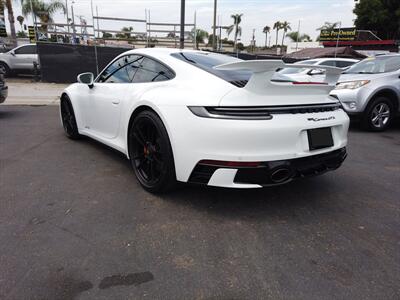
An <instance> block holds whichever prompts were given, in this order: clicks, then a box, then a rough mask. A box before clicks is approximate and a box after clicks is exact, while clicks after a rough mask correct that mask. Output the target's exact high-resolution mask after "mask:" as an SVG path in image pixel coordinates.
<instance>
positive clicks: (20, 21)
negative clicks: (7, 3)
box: [17, 16, 25, 31]
mask: <svg viewBox="0 0 400 300" xmlns="http://www.w3.org/2000/svg"><path fill="white" fill-rule="evenodd" d="M24 20H25V18H24V17H23V16H18V17H17V21H18V23H19V25H20V26H21V31H23V30H22V24H24Z"/></svg>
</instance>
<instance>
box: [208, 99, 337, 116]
mask: <svg viewBox="0 0 400 300" xmlns="http://www.w3.org/2000/svg"><path fill="white" fill-rule="evenodd" d="M339 108H341V104H340V103H329V104H313V105H288V106H263V107H262V106H257V107H206V110H207V111H208V112H209V113H210V114H211V115H220V116H235V117H249V118H251V117H254V118H256V117H266V116H270V115H274V114H306V113H318V112H328V111H335V110H337V109H339Z"/></svg>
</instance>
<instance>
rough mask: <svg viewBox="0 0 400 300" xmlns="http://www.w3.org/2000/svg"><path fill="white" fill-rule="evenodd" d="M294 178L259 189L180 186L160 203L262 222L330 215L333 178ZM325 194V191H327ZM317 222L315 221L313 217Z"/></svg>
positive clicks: (334, 188)
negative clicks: (303, 216) (277, 184)
mask: <svg viewBox="0 0 400 300" xmlns="http://www.w3.org/2000/svg"><path fill="white" fill-rule="evenodd" d="M325 176H327V175H322V176H319V177H313V178H306V179H298V180H295V181H292V182H290V183H288V184H285V185H281V186H272V187H265V188H261V189H228V188H216V187H208V186H193V185H188V184H185V185H182V186H181V188H180V189H178V190H177V191H175V192H173V193H170V194H166V195H163V196H162V199H163V200H164V201H168V202H170V203H173V204H175V205H183V206H185V207H186V208H191V209H195V210H198V211H202V212H206V213H208V214H211V215H213V214H214V215H217V216H218V217H225V218H232V219H236V220H249V219H251V220H255V221H256V220H263V219H268V218H270V217H272V218H276V217H283V218H284V219H285V220H289V219H292V218H293V217H297V216H299V215H302V214H303V213H304V212H306V214H308V215H310V214H312V215H314V214H315V215H318V214H319V215H322V214H329V215H332V214H334V212H335V211H337V209H336V208H335V206H336V203H335V193H333V194H331V195H328V193H330V191H334V190H337V189H338V185H339V184H337V183H335V182H334V181H333V180H334V177H333V176H330V178H327V177H325ZM328 191H329V192H328ZM317 219H319V218H317Z"/></svg>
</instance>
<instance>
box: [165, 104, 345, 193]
mask: <svg viewBox="0 0 400 300" xmlns="http://www.w3.org/2000/svg"><path fill="white" fill-rule="evenodd" d="M160 108H161V115H162V116H163V118H165V119H164V120H163V121H164V124H165V125H166V127H167V131H168V135H169V138H170V140H171V146H172V150H173V154H174V162H175V171H176V177H177V180H178V181H181V182H188V181H189V180H190V176H191V175H192V172H193V170H194V169H195V167H196V166H197V165H198V163H199V162H200V161H202V160H215V161H228V162H274V161H282V160H291V159H297V158H304V157H309V156H314V155H319V154H324V153H330V152H332V151H335V150H338V149H341V148H344V147H346V145H347V131H348V126H349V118H348V116H347V114H346V113H345V112H344V111H343V110H341V109H339V110H336V111H331V112H318V113H298V114H277V115H273V118H272V119H270V120H223V119H210V118H201V117H198V116H195V115H194V114H193V113H192V112H191V111H189V109H188V108H187V107H176V106H175V107H172V106H171V107H165V106H160ZM323 127H330V128H332V137H333V142H334V144H333V146H332V147H328V148H323V149H318V150H310V148H309V140H308V137H307V130H308V129H315V128H323ZM221 172H222V171H220V170H218V171H217V172H216V174H214V175H215V176H217V175H218V174H219V173H221ZM229 172H232V170H229ZM230 174H231V173H230ZM235 175H236V173H235V174H234V175H233V177H234V176H235ZM233 177H232V180H231V181H232V182H233ZM215 178H218V177H214V176H213V180H211V182H210V183H209V184H210V185H211V183H213V182H214V184H215V185H217V181H214V179H215ZM224 186H225V180H224Z"/></svg>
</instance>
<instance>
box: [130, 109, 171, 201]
mask: <svg viewBox="0 0 400 300" xmlns="http://www.w3.org/2000/svg"><path fill="white" fill-rule="evenodd" d="M128 144H129V145H128V146H129V158H130V161H131V165H132V168H133V170H134V172H135V175H136V178H137V179H138V181H139V183H140V184H141V185H142V187H143V188H144V189H145V190H147V191H148V192H151V193H163V192H167V191H171V190H172V189H173V188H175V186H176V175H175V164H174V157H173V153H172V148H171V143H170V140H169V137H168V133H167V130H166V129H165V126H164V124H163V123H162V121H161V119H160V118H159V117H158V115H157V114H156V113H154V112H153V111H149V110H146V111H142V112H141V113H139V114H138V115H137V116H136V117H135V119H134V120H133V122H132V125H131V127H130V128H129V135H128Z"/></svg>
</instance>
